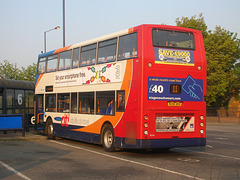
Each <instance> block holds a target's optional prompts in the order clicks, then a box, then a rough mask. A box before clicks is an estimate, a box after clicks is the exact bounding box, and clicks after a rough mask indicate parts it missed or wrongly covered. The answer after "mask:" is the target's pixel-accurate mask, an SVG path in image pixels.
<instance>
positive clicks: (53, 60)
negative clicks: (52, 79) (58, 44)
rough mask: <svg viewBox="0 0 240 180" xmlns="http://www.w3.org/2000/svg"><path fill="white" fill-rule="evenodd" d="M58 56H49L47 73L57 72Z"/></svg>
mask: <svg viewBox="0 0 240 180" xmlns="http://www.w3.org/2000/svg"><path fill="white" fill-rule="evenodd" d="M57 60H58V54H55V55H52V56H48V60H47V72H53V71H56V70H57Z"/></svg>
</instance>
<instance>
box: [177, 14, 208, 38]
mask: <svg viewBox="0 0 240 180" xmlns="http://www.w3.org/2000/svg"><path fill="white" fill-rule="evenodd" d="M196 17H197V16H196V15H194V16H192V17H191V18H190V19H189V18H188V17H182V18H181V20H180V19H179V18H176V21H175V22H176V24H177V26H179V27H186V28H191V29H197V30H199V31H202V34H203V38H205V37H206V36H207V34H208V32H207V25H206V24H205V21H204V17H203V14H202V13H201V14H199V18H198V19H196Z"/></svg>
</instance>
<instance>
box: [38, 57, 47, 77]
mask: <svg viewBox="0 0 240 180" xmlns="http://www.w3.org/2000/svg"><path fill="white" fill-rule="evenodd" d="M46 59H47V57H43V58H39V60H38V70H37V74H42V73H45V68H46Z"/></svg>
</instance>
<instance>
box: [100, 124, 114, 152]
mask: <svg viewBox="0 0 240 180" xmlns="http://www.w3.org/2000/svg"><path fill="white" fill-rule="evenodd" d="M114 141H115V136H114V130H113V127H112V126H111V125H110V124H107V125H105V126H104V129H103V133H102V143H103V148H104V149H105V151H107V152H113V151H115V147H114Z"/></svg>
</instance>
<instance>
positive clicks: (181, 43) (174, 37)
mask: <svg viewBox="0 0 240 180" xmlns="http://www.w3.org/2000/svg"><path fill="white" fill-rule="evenodd" d="M152 36H153V46H157V47H167V48H179V49H195V43H194V35H193V33H190V32H179V31H169V30H162V29H153V31H152Z"/></svg>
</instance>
